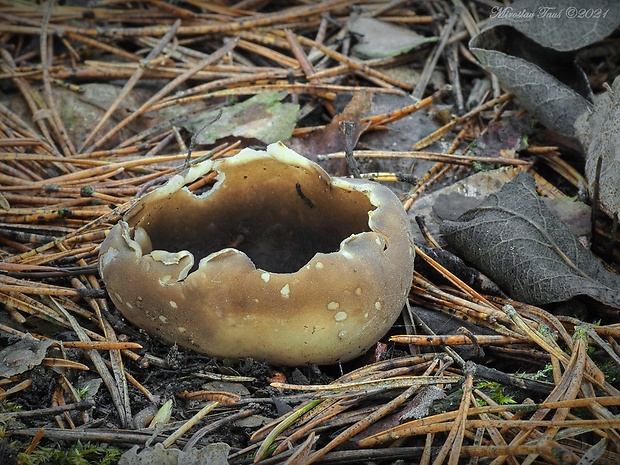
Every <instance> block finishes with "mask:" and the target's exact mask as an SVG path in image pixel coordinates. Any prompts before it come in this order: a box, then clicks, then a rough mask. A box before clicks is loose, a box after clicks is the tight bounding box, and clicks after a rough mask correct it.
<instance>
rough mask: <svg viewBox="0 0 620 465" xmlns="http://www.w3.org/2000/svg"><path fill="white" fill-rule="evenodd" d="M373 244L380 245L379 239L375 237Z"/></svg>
mask: <svg viewBox="0 0 620 465" xmlns="http://www.w3.org/2000/svg"><path fill="white" fill-rule="evenodd" d="M375 242H376V243H377V245H381V239H379V238H378V237H375Z"/></svg>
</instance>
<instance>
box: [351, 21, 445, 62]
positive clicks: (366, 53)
mask: <svg viewBox="0 0 620 465" xmlns="http://www.w3.org/2000/svg"><path fill="white" fill-rule="evenodd" d="M348 26H349V30H350V31H351V32H353V33H354V34H355V35H356V37H357V38H358V43H357V44H356V45H355V46H354V47H353V54H354V55H357V56H358V57H360V58H363V59H367V58H386V57H393V56H396V55H400V54H401V53H407V52H409V51H411V50H413V49H414V48H416V47H419V46H420V45H423V44H427V43H430V42H437V37H424V36H421V35H419V34H417V33H416V32H414V31H412V30H411V29H407V28H404V27H400V26H394V25H393V24H390V23H386V22H384V21H379V20H378V19H374V18H366V17H362V16H357V17H355V18H352V19H351V20H349V23H348Z"/></svg>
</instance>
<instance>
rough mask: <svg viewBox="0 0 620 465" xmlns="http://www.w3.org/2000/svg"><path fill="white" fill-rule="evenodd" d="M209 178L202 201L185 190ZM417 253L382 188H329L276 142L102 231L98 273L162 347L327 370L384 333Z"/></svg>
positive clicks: (186, 180)
mask: <svg viewBox="0 0 620 465" xmlns="http://www.w3.org/2000/svg"><path fill="white" fill-rule="evenodd" d="M209 171H214V172H216V173H217V175H216V177H215V184H214V185H213V186H212V187H211V188H210V189H208V190H206V191H205V192H202V193H192V192H190V191H189V189H187V188H186V187H185V186H187V185H188V184H190V183H192V182H193V181H195V180H196V179H198V178H199V177H201V176H203V175H204V174H206V173H207V172H209ZM413 254H414V252H413V241H412V237H411V231H410V228H409V221H408V219H407V215H406V214H405V211H404V210H403V208H402V205H401V204H400V202H399V200H398V199H397V197H396V196H395V195H394V194H393V193H392V192H391V191H390V190H389V189H388V188H386V187H384V186H382V185H380V184H377V183H374V182H370V181H363V180H359V179H345V178H330V177H329V175H328V174H327V173H326V172H325V171H323V169H322V168H321V167H319V166H318V165H317V164H315V163H313V162H312V161H310V160H308V159H306V158H304V157H302V156H300V155H298V154H297V153H295V152H293V151H292V150H290V149H288V148H287V147H285V146H284V145H283V144H281V143H277V144H272V145H270V146H269V147H268V148H267V151H266V152H264V151H255V150H251V149H244V150H242V151H241V152H240V153H239V154H237V155H235V156H233V157H230V158H224V159H219V160H216V161H210V160H209V161H204V162H202V163H200V164H197V165H196V166H193V167H191V168H190V169H189V170H187V171H185V172H184V173H183V174H181V175H176V176H174V177H173V178H171V179H170V181H168V183H167V184H166V185H164V186H162V187H160V188H158V189H156V190H154V191H152V192H150V193H148V194H146V195H144V196H143V197H142V198H141V199H140V200H139V202H138V203H137V204H136V205H135V206H134V207H133V208H132V209H131V210H129V211H128V212H127V213H126V214H125V216H124V217H123V219H122V220H121V221H119V223H118V224H117V225H115V226H114V227H113V228H112V230H111V231H110V232H109V234H108V236H107V238H106V239H105V241H104V242H103V244H102V246H101V252H100V256H99V267H100V271H101V275H102V277H103V280H104V282H105V284H106V287H107V290H108V293H109V295H110V298H111V299H112V301H113V302H114V304H115V305H116V307H117V308H118V309H119V310H120V312H121V313H122V314H123V315H124V316H125V317H126V318H127V319H128V320H129V321H131V322H132V323H133V324H135V325H136V326H138V327H140V328H142V329H145V330H146V331H147V332H149V333H151V334H155V335H158V336H160V337H162V338H163V339H165V340H167V341H169V342H172V343H177V344H179V345H181V346H184V347H188V348H190V349H194V350H196V351H198V352H202V353H206V354H208V355H211V356H214V357H218V358H231V359H238V358H241V357H252V358H254V359H257V360H266V361H268V362H271V363H274V364H281V365H301V364H305V363H316V364H330V363H335V362H337V361H347V360H351V359H353V358H355V357H357V356H359V355H361V354H363V353H364V352H365V351H366V350H368V348H370V347H371V346H372V344H374V343H375V342H376V341H377V340H378V339H380V338H381V337H382V336H383V335H384V334H385V333H386V332H387V331H388V329H389V328H390V327H391V325H392V324H393V323H394V321H395V320H396V318H397V317H398V315H399V313H400V311H401V309H402V307H403V304H404V302H405V299H406V298H407V294H408V291H409V288H410V285H411V279H412V274H413ZM196 261H198V264H196Z"/></svg>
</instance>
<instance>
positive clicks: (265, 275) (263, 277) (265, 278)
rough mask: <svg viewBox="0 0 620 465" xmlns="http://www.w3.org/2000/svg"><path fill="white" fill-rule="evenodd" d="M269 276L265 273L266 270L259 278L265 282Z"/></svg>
mask: <svg viewBox="0 0 620 465" xmlns="http://www.w3.org/2000/svg"><path fill="white" fill-rule="evenodd" d="M269 278H271V275H270V274H269V273H267V272H266V271H265V272H264V273H262V274H261V275H260V279H262V280H263V281H265V282H266V283H268V282H269Z"/></svg>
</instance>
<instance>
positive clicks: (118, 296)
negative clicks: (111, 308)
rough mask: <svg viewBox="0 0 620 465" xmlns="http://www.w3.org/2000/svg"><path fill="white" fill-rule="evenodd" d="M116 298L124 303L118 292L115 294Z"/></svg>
mask: <svg viewBox="0 0 620 465" xmlns="http://www.w3.org/2000/svg"><path fill="white" fill-rule="evenodd" d="M114 297H116V300H118V301H119V302H122V301H123V299H121V296H120V295H118V292H115V293H114Z"/></svg>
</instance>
